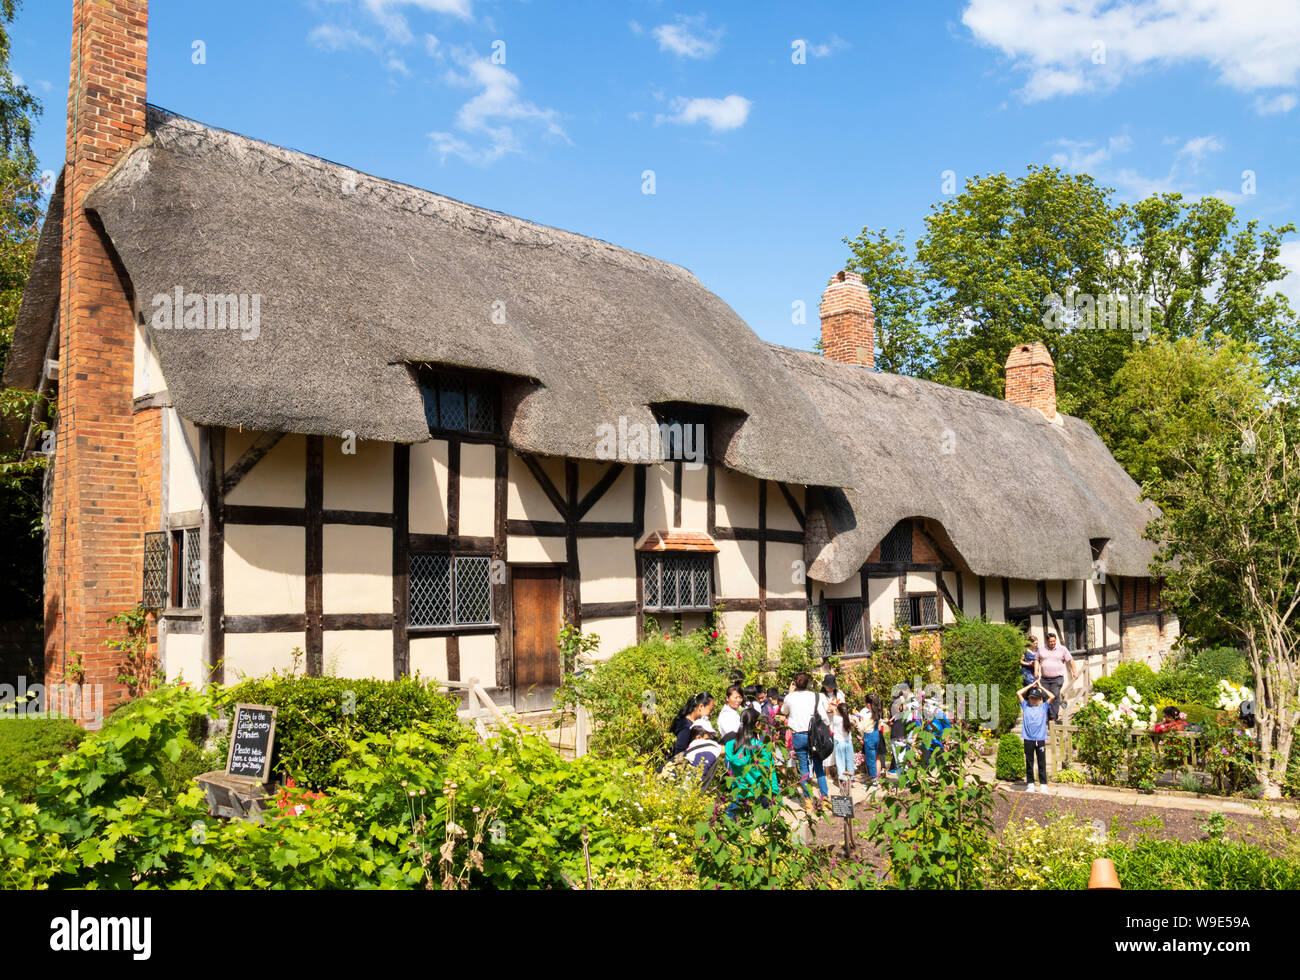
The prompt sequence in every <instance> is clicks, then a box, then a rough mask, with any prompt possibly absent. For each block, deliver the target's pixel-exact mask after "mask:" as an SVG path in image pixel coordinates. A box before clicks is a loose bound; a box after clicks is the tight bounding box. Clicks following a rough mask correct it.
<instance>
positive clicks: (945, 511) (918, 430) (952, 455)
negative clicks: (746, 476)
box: [773, 347, 1155, 582]
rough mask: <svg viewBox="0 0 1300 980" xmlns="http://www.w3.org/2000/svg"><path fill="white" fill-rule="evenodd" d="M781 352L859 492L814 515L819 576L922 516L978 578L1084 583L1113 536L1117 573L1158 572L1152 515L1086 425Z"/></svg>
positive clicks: (860, 558) (812, 565)
mask: <svg viewBox="0 0 1300 980" xmlns="http://www.w3.org/2000/svg"><path fill="white" fill-rule="evenodd" d="M773 349H774V350H775V351H776V352H777V354H778V355H779V356H780V357H781V359H782V360H783V361H784V362H785V363H786V365H787V367H789V369H790V370H791V372H793V374H794V375H795V377H796V378H798V379H799V382H800V385H801V387H802V388H803V390H804V391H806V392H807V393H808V394H809V396H810V397H811V398H812V399H813V401H814V403H815V404H816V406H817V409H818V412H819V413H820V414H821V416H822V418H824V419H825V420H826V421H827V423H828V425H829V427H830V432H831V436H832V439H833V440H834V441H835V442H836V443H837V444H838V450H839V451H840V452H842V453H843V455H844V457H845V458H846V459H847V460H848V461H849V463H850V465H851V466H852V467H853V473H854V479H853V481H852V487H851V488H850V489H846V490H842V491H841V490H828V491H823V492H822V493H821V494H820V497H821V500H822V507H821V509H820V513H816V514H810V515H809V517H810V525H809V535H808V537H809V541H808V562H809V575H810V576H811V577H812V578H814V579H816V580H818V581H826V582H843V581H844V580H846V579H847V578H849V577H850V576H851V575H854V574H856V573H857V571H858V569H859V568H861V566H862V564H863V562H865V561H866V560H867V557H868V556H869V555H870V554H871V551H872V549H874V548H875V546H876V545H877V544H878V543H879V542H880V540H881V539H882V538H883V537H884V536H885V535H886V534H888V533H889V531H890V529H891V528H892V527H893V526H894V525H895V524H897V523H898V522H899V521H900V520H903V519H904V518H913V517H924V518H930V519H932V520H934V521H937V522H938V523H939V524H941V525H942V526H943V528H944V530H945V531H946V532H947V537H948V539H949V540H950V541H951V543H952V545H953V547H954V548H955V549H956V550H957V552H959V555H958V556H957V557H958V559H959V560H964V562H965V567H966V568H968V569H969V571H971V572H974V573H975V574H977V575H989V576H1007V577H1010V578H1019V579H1029V580H1037V579H1080V578H1087V577H1088V576H1089V574H1090V573H1091V571H1092V547H1091V541H1092V539H1096V538H1105V539H1109V542H1110V544H1109V546H1108V547H1107V550H1106V552H1105V564H1106V571H1107V573H1108V574H1111V575H1135V576H1144V575H1148V574H1149V572H1148V569H1147V565H1148V564H1149V562H1150V561H1151V558H1152V555H1153V554H1154V551H1155V546H1154V544H1153V543H1152V542H1150V541H1149V540H1147V539H1145V538H1144V537H1143V532H1144V530H1145V528H1146V525H1147V523H1148V522H1149V521H1150V520H1151V518H1152V517H1153V516H1155V510H1154V508H1153V507H1152V506H1151V505H1149V504H1145V503H1142V502H1141V501H1140V500H1139V489H1138V486H1137V484H1136V483H1134V482H1133V480H1132V479H1131V478H1130V477H1129V475H1128V474H1127V473H1125V472H1124V470H1123V468H1122V467H1120V465H1119V464H1118V463H1117V462H1116V461H1115V459H1114V457H1113V456H1111V454H1110V452H1109V451H1108V450H1107V449H1106V447H1105V446H1104V445H1103V444H1102V442H1101V440H1100V439H1099V438H1098V437H1097V434H1096V433H1095V432H1094V431H1093V430H1092V428H1091V427H1090V426H1089V425H1088V424H1087V423H1086V422H1082V421H1080V420H1079V419H1076V418H1071V417H1069V416H1059V423H1054V422H1050V421H1048V420H1047V418H1046V417H1045V416H1044V415H1043V414H1042V413H1041V412H1039V411H1038V410H1037V409H1032V408H1025V407H1022V406H1019V405H1012V404H1009V403H1007V402H1004V401H1001V400H999V399H996V398H989V397H987V396H985V395H979V394H975V393H974V392H970V391H963V390H961V389H957V388H947V387H944V386H942V385H937V384H932V383H931V382H928V381H919V380H917V379H915V378H907V377H902V376H899V375H894V374H884V373H880V372H875V371H871V370H868V369H865V368H862V367H855V366H852V365H848V364H841V363H839V362H837V361H832V360H830V359H828V358H825V357H819V356H817V355H815V354H809V353H806V352H803V351H795V350H790V349H788V348H782V347H774V348H773ZM949 449H950V450H951V452H946V451H945V450H949Z"/></svg>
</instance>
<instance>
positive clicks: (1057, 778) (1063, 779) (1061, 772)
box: [1052, 769, 1087, 783]
mask: <svg viewBox="0 0 1300 980" xmlns="http://www.w3.org/2000/svg"><path fill="white" fill-rule="evenodd" d="M1052 782H1054V783H1086V782H1087V780H1086V779H1084V778H1083V773H1081V772H1079V770H1078V769H1058V770H1057V771H1056V772H1054V773H1053V774H1052Z"/></svg>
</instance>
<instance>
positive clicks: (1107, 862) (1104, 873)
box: [1088, 858, 1120, 890]
mask: <svg viewBox="0 0 1300 980" xmlns="http://www.w3.org/2000/svg"><path fill="white" fill-rule="evenodd" d="M1119 887H1120V883H1119V876H1118V875H1117V874H1115V862H1114V861H1112V860H1111V859H1110V858H1097V860H1095V861H1093V862H1092V873H1091V874H1090V875H1088V889H1089V890H1092V889H1094V888H1098V889H1118V888H1119Z"/></svg>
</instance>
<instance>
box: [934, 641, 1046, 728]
mask: <svg viewBox="0 0 1300 980" xmlns="http://www.w3.org/2000/svg"><path fill="white" fill-rule="evenodd" d="M1024 650H1025V634H1024V633H1023V632H1021V630H1020V629H1019V627H1016V626H1011V625H1008V624H1006V623H990V622H989V621H988V620H986V619H967V618H965V617H963V616H960V615H959V616H958V617H957V622H956V623H955V624H953V625H952V626H949V627H948V628H947V629H945V630H944V631H943V644H942V651H943V676H944V679H945V680H946V681H947V682H948V683H950V684H961V685H968V684H973V685H976V686H979V685H996V686H997V688H998V725H997V730H998V731H999V732H1007V731H1010V730H1011V728H1012V727H1014V725H1015V723H1016V720H1017V719H1018V718H1019V717H1020V702H1019V699H1018V698H1017V697H1016V691H1017V690H1019V688H1020V686H1021V685H1020V657H1021V656H1022V654H1023V653H1024ZM979 700H981V701H983V700H984V699H983V698H980V699H979Z"/></svg>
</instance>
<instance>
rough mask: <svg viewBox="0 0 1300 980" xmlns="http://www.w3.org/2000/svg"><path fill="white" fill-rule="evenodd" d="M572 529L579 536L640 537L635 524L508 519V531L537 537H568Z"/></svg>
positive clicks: (508, 532)
mask: <svg viewBox="0 0 1300 980" xmlns="http://www.w3.org/2000/svg"><path fill="white" fill-rule="evenodd" d="M570 530H572V532H573V534H574V536H575V537H579V538H638V537H640V535H639V534H638V533H637V528H636V525H635V524H618V523H610V522H604V521H601V522H596V521H584V522H582V523H581V524H572V525H570V524H567V523H565V522H564V521H520V520H514V519H511V520H508V521H506V533H507V534H512V535H523V536H528V537H536V538H567V537H568V536H569V532H570Z"/></svg>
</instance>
